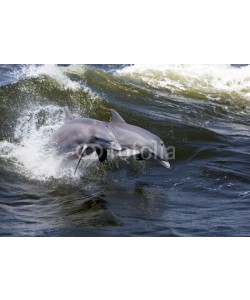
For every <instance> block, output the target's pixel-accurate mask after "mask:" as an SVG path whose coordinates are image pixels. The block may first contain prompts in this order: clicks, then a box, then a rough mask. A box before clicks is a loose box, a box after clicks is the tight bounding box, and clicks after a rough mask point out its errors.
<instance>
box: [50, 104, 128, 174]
mask: <svg viewBox="0 0 250 300" xmlns="http://www.w3.org/2000/svg"><path fill="white" fill-rule="evenodd" d="M64 111H65V120H64V124H63V125H62V126H61V127H60V128H59V129H58V130H57V131H56V132H55V133H54V135H53V138H52V140H53V144H54V145H55V146H56V147H57V148H58V150H59V152H63V153H68V154H73V156H75V158H76V157H77V156H78V157H79V161H78V164H77V167H78V166H79V163H80V161H81V158H82V157H83V156H87V155H90V154H91V153H93V152H95V151H96V152H97V155H98V158H99V161H101V162H103V161H104V160H106V158H107V149H113V150H121V149H122V148H121V146H120V144H119V142H118V141H117V139H116V136H115V133H114V130H113V129H112V127H111V126H110V125H109V124H107V123H105V122H102V121H98V120H94V119H89V118H74V117H73V116H72V115H71V113H70V111H69V109H68V107H65V108H64ZM77 167H76V170H77Z"/></svg>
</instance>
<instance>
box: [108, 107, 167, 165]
mask: <svg viewBox="0 0 250 300" xmlns="http://www.w3.org/2000/svg"><path fill="white" fill-rule="evenodd" d="M110 112H111V115H112V119H111V122H110V123H109V124H110V126H111V127H112V129H113V130H114V132H115V135H116V136H117V139H118V142H119V144H120V145H121V146H122V149H123V151H120V152H119V153H118V155H119V156H134V157H135V158H136V159H139V160H141V159H143V160H148V159H150V158H155V159H157V160H160V162H161V164H162V165H163V166H164V167H166V168H170V164H169V162H168V153H167V149H166V147H165V145H164V143H163V141H162V140H161V139H160V138H159V137H158V136H156V135H154V134H153V133H151V132H149V131H147V130H145V129H143V128H140V127H137V126H134V125H130V124H127V123H126V122H125V121H124V120H123V118H122V117H121V116H120V115H119V114H118V113H117V112H116V111H115V110H114V109H111V110H110Z"/></svg>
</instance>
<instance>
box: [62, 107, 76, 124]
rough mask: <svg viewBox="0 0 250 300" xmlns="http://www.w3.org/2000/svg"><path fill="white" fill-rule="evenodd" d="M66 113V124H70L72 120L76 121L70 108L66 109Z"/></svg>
mask: <svg viewBox="0 0 250 300" xmlns="http://www.w3.org/2000/svg"><path fill="white" fill-rule="evenodd" d="M64 113H65V118H64V122H65V123H67V122H69V121H71V120H73V119H74V117H73V116H72V114H71V112H70V110H69V108H68V106H65V107H64Z"/></svg>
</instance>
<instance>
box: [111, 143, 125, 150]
mask: <svg viewBox="0 0 250 300" xmlns="http://www.w3.org/2000/svg"><path fill="white" fill-rule="evenodd" d="M111 148H112V149H114V150H117V151H121V150H122V147H121V145H120V144H118V143H114V142H113V143H111Z"/></svg>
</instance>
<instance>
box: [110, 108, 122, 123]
mask: <svg viewBox="0 0 250 300" xmlns="http://www.w3.org/2000/svg"><path fill="white" fill-rule="evenodd" d="M110 112H111V116H112V118H111V122H112V123H126V122H125V121H124V120H123V118H122V117H121V116H120V115H119V114H118V112H116V111H115V110H114V109H111V110H110Z"/></svg>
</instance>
